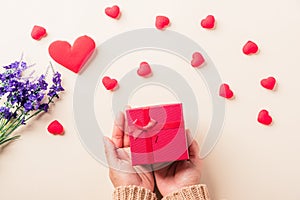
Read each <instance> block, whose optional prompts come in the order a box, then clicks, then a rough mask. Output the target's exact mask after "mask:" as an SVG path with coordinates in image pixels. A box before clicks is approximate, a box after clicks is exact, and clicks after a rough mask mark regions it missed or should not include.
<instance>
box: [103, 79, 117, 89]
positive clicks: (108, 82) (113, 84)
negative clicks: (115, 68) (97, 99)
mask: <svg viewBox="0 0 300 200" xmlns="http://www.w3.org/2000/svg"><path fill="white" fill-rule="evenodd" d="M102 83H103V85H104V87H105V88H106V89H107V90H111V91H112V90H114V89H116V88H117V86H118V81H117V80H116V79H112V78H110V77H108V76H104V77H103V78H102Z"/></svg>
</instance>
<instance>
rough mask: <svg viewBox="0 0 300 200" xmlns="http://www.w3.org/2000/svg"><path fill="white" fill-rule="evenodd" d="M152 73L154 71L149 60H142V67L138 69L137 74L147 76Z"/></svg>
mask: <svg viewBox="0 0 300 200" xmlns="http://www.w3.org/2000/svg"><path fill="white" fill-rule="evenodd" d="M151 73H152V70H151V67H150V65H149V64H148V63H147V62H142V63H141V64H140V67H139V68H138V70H137V74H138V75H139V76H143V77H147V76H149V75H151Z"/></svg>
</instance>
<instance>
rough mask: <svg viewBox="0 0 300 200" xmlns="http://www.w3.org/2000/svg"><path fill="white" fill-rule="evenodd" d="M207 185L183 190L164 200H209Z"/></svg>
mask: <svg viewBox="0 0 300 200" xmlns="http://www.w3.org/2000/svg"><path fill="white" fill-rule="evenodd" d="M209 199H210V198H209V194H208V190H207V187H206V185H203V184H199V185H193V186H189V187H184V188H181V189H180V190H178V191H176V192H173V193H171V194H169V195H167V196H165V197H164V198H163V199H162V200H209Z"/></svg>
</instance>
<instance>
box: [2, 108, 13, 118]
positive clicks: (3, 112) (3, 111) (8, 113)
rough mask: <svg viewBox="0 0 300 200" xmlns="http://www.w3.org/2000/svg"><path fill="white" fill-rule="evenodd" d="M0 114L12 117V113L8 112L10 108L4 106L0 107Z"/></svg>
mask: <svg viewBox="0 0 300 200" xmlns="http://www.w3.org/2000/svg"><path fill="white" fill-rule="evenodd" d="M0 115H1V116H2V117H4V118H5V119H10V118H11V117H12V113H11V112H10V109H9V108H7V107H5V106H1V107H0Z"/></svg>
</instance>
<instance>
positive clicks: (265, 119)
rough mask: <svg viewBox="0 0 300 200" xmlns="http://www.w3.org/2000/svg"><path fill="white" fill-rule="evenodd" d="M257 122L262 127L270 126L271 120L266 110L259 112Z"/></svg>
mask: <svg viewBox="0 0 300 200" xmlns="http://www.w3.org/2000/svg"><path fill="white" fill-rule="evenodd" d="M257 121H258V122H259V123H261V124H264V125H270V124H271V123H272V121H273V119H272V117H271V116H270V115H269V112H268V111H267V110H261V111H260V112H259V114H258V117H257Z"/></svg>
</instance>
